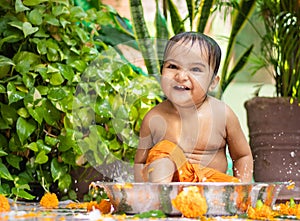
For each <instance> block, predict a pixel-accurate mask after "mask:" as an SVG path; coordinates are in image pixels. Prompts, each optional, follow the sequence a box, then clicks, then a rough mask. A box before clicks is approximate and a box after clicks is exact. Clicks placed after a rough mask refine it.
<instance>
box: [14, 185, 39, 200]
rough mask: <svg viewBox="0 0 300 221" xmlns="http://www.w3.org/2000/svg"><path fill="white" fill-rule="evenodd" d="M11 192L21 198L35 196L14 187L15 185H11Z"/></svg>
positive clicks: (32, 197)
mask: <svg viewBox="0 0 300 221" xmlns="http://www.w3.org/2000/svg"><path fill="white" fill-rule="evenodd" d="M11 192H12V193H13V194H14V195H15V196H17V197H20V198H23V199H27V200H33V199H34V198H35V196H33V195H31V194H30V193H28V192H26V191H25V190H23V189H19V188H16V187H13V188H12V190H11Z"/></svg>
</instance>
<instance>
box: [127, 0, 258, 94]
mask: <svg viewBox="0 0 300 221" xmlns="http://www.w3.org/2000/svg"><path fill="white" fill-rule="evenodd" d="M163 3H164V4H163V6H164V8H163V12H164V13H162V12H161V11H160V8H159V3H158V1H156V16H155V18H156V20H155V21H156V23H155V29H156V36H155V37H156V42H154V40H153V39H151V38H150V34H149V31H148V28H147V26H146V22H145V20H144V15H143V7H142V2H141V0H130V6H131V7H130V8H131V13H132V17H133V20H132V22H133V27H134V31H135V32H134V33H135V38H136V39H137V42H138V43H139V48H140V50H141V52H142V53H143V56H144V59H145V64H146V66H147V70H148V73H149V74H153V75H155V76H158V75H159V73H160V70H159V67H160V64H159V61H158V59H157V58H159V59H160V60H161V59H162V50H163V48H164V47H163V46H164V43H166V40H167V39H168V37H169V34H170V33H174V34H177V33H179V32H182V31H186V30H187V27H189V28H188V30H196V31H198V32H204V29H205V27H206V26H207V23H208V21H209V18H211V17H212V15H213V13H214V12H215V11H216V10H217V9H218V8H219V9H222V8H224V7H225V8H226V9H227V10H228V9H233V12H232V21H233V24H232V29H231V32H230V36H229V40H228V46H227V51H226V56H225V58H224V65H223V67H222V72H221V82H220V87H219V89H218V91H217V93H216V94H215V96H216V97H218V98H221V97H222V95H223V93H224V91H225V90H226V88H227V86H228V85H229V84H230V83H231V82H232V80H233V79H234V78H235V76H236V74H238V73H239V71H240V70H242V68H243V67H244V65H245V64H246V62H247V61H248V58H249V55H250V54H251V51H252V49H253V45H251V46H250V47H248V48H247V49H246V50H245V51H244V52H243V53H242V55H241V56H240V57H239V58H238V59H237V61H236V62H235V63H234V64H232V61H233V60H235V59H234V53H233V51H234V46H235V44H236V37H237V35H238V33H239V31H240V30H241V29H242V28H243V25H244V24H245V23H246V22H247V21H248V18H249V17H250V15H251V14H252V12H253V9H254V6H255V0H242V1H240V3H239V4H238V3H237V2H236V1H234V0H232V1H230V2H222V1H211V0H203V1H198V0H195V1H191V0H186V5H187V9H188V14H187V16H186V17H185V18H181V15H180V13H179V10H178V7H177V6H176V4H175V3H174V2H173V1H172V0H164V1H163ZM169 20H170V21H169ZM186 21H189V22H188V25H186ZM169 24H170V25H169ZM153 45H156V46H155V47H153ZM149 60H150V61H151V62H149ZM155 62H156V63H155ZM231 66H232V67H231Z"/></svg>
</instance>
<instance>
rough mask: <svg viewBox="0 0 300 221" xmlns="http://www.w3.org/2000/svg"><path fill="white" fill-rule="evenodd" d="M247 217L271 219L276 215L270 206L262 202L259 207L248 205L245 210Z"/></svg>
mask: <svg viewBox="0 0 300 221" xmlns="http://www.w3.org/2000/svg"><path fill="white" fill-rule="evenodd" d="M247 215H248V218H250V219H256V220H273V219H274V217H275V216H276V215H278V214H277V213H276V212H274V211H273V210H272V209H271V207H270V206H267V205H265V204H263V205H262V206H260V207H256V208H253V207H251V206H250V207H249V208H248V211H247Z"/></svg>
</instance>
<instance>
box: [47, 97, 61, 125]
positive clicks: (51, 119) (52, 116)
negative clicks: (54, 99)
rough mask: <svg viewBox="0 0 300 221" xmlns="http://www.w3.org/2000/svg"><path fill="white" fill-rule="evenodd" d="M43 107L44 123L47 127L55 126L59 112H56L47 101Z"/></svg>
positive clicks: (58, 118) (59, 115)
mask: <svg viewBox="0 0 300 221" xmlns="http://www.w3.org/2000/svg"><path fill="white" fill-rule="evenodd" d="M43 107H44V109H43V117H44V119H45V121H46V122H47V123H48V124H49V125H52V126H56V125H57V122H58V121H59V120H60V117H61V113H60V111H59V110H57V109H56V108H55V107H54V106H53V105H52V104H51V102H50V101H49V100H46V101H45V103H44V105H43Z"/></svg>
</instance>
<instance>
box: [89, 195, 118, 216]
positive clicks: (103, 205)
mask: <svg viewBox="0 0 300 221" xmlns="http://www.w3.org/2000/svg"><path fill="white" fill-rule="evenodd" d="M111 206H112V204H111V203H110V201H108V200H105V199H102V200H101V201H100V203H97V202H96V201H91V202H89V203H88V206H87V211H93V210H94V209H98V210H100V212H101V213H102V214H108V213H110V211H111Z"/></svg>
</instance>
